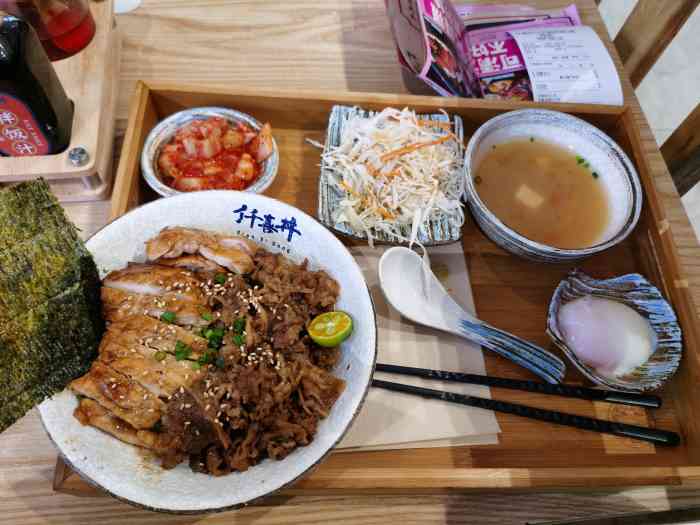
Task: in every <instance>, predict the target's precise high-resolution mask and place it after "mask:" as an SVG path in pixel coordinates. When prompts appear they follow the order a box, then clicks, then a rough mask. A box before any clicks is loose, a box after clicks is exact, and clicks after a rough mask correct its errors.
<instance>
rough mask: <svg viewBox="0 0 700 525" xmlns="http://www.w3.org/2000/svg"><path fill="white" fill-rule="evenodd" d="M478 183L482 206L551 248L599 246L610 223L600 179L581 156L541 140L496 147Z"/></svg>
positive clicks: (482, 166)
mask: <svg viewBox="0 0 700 525" xmlns="http://www.w3.org/2000/svg"><path fill="white" fill-rule="evenodd" d="M474 183H475V187H476V191H477V193H478V195H479V198H480V199H481V201H482V202H483V203H484V205H485V206H486V207H487V208H488V209H489V210H490V211H491V212H492V213H493V214H494V215H496V217H498V218H499V219H500V220H501V221H502V222H503V223H504V224H506V225H507V226H508V227H510V228H511V229H513V230H515V231H517V232H518V233H520V234H521V235H523V236H524V237H526V238H528V239H530V240H533V241H536V242H540V243H542V244H546V245H548V246H554V247H557V248H564V249H577V248H588V247H590V246H593V245H595V244H597V243H598V242H600V241H601V240H602V239H601V237H602V235H603V232H604V231H605V228H606V226H607V224H608V221H609V218H610V211H609V206H608V197H607V194H606V191H605V188H604V187H603V183H602V180H601V176H600V174H598V173H597V172H596V171H594V169H593V168H592V167H591V166H590V164H589V163H588V161H586V159H584V158H582V157H581V156H578V155H576V154H574V153H572V152H570V151H569V150H567V149H565V148H562V147H560V146H556V145H554V144H550V143H548V142H544V141H541V140H538V139H534V138H526V139H523V140H514V141H512V142H506V143H503V144H498V145H496V146H492V147H491V149H490V150H489V151H488V153H486V155H485V156H484V158H483V160H482V161H481V163H480V164H479V166H478V167H477V169H476V174H475V177H474Z"/></svg>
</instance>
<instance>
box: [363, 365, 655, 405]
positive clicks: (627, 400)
mask: <svg viewBox="0 0 700 525" xmlns="http://www.w3.org/2000/svg"><path fill="white" fill-rule="evenodd" d="M376 371H377V372H388V373H392V374H401V375H407V376H415V377H423V378H426V379H437V380H441V381H454V382H456V383H468V384H472V385H484V386H493V387H497V388H509V389H511V390H524V391H526V392H536V393H538V394H547V395H550V396H561V397H573V398H576V399H587V400H589V401H605V402H607V403H617V404H620V405H631V406H638V407H644V408H659V407H660V406H661V398H660V397H658V396H654V395H646V394H634V393H628V392H615V391H612V390H598V389H595V388H586V387H582V386H571V385H552V384H549V383H538V382H537V381H527V380H524V379H508V378H505V377H491V376H484V375H479V374H463V373H461V372H447V371H445V370H431V369H429V368H413V367H411V366H400V365H387V364H382V363H378V364H377V366H376Z"/></svg>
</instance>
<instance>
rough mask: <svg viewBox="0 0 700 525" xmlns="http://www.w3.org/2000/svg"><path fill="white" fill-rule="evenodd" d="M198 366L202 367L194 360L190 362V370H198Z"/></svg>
mask: <svg viewBox="0 0 700 525" xmlns="http://www.w3.org/2000/svg"><path fill="white" fill-rule="evenodd" d="M200 368H202V365H200V364H199V363H198V362H196V361H195V362H194V363H192V370H199V369H200Z"/></svg>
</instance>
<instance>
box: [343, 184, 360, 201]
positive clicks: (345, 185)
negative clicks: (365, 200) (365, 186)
mask: <svg viewBox="0 0 700 525" xmlns="http://www.w3.org/2000/svg"><path fill="white" fill-rule="evenodd" d="M340 186H342V187H343V189H344V190H345V191H347V192H348V193H349V194H350V195H352V196H353V197H359V195H358V193H357V192H356V191H355V190H353V189H352V188H351V187H350V185H349V184H348V183H347V182H345V181H344V180H341V181H340Z"/></svg>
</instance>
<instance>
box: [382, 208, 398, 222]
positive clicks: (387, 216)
mask: <svg viewBox="0 0 700 525" xmlns="http://www.w3.org/2000/svg"><path fill="white" fill-rule="evenodd" d="M379 213H381V215H382V217H384V218H385V219H395V218H396V215H394V214H393V213H391V212H390V211H387V209H386V208H384V207H380V208H379Z"/></svg>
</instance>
